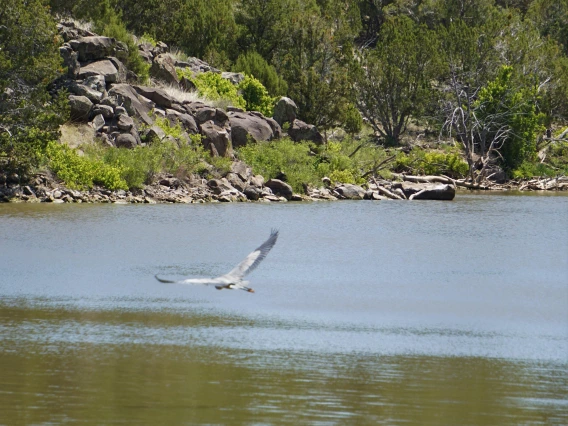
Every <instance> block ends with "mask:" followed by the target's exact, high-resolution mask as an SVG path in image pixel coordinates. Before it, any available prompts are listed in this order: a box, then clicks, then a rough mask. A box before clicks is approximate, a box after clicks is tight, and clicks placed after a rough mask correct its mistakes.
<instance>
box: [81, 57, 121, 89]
mask: <svg viewBox="0 0 568 426" xmlns="http://www.w3.org/2000/svg"><path fill="white" fill-rule="evenodd" d="M96 75H100V76H103V77H104V79H105V81H106V82H107V83H118V82H119V80H120V78H119V72H118V69H117V68H116V67H115V66H114V64H113V63H112V61H110V60H108V59H103V60H101V61H96V62H91V63H90V64H88V65H85V66H83V67H81V69H80V70H79V75H78V78H79V79H81V80H83V79H86V78H88V77H91V76H96Z"/></svg>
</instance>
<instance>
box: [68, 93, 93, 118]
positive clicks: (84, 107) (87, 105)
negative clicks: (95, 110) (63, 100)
mask: <svg viewBox="0 0 568 426" xmlns="http://www.w3.org/2000/svg"><path fill="white" fill-rule="evenodd" d="M92 107H93V103H92V102H91V101H90V100H89V98H87V97H86V96H77V95H69V108H70V110H71V111H70V113H71V114H70V115H71V119H72V120H75V121H84V122H86V121H87V120H88V119H89V112H90V111H91V108H92Z"/></svg>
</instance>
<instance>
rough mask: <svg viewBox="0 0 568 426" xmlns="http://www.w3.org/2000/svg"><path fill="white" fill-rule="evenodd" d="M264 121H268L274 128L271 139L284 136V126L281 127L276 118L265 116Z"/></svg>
mask: <svg viewBox="0 0 568 426" xmlns="http://www.w3.org/2000/svg"><path fill="white" fill-rule="evenodd" d="M264 121H266V122H267V123H268V125H269V126H270V128H271V129H272V138H271V139H280V138H281V137H282V127H280V124H278V122H277V121H276V120H275V119H273V118H270V117H264Z"/></svg>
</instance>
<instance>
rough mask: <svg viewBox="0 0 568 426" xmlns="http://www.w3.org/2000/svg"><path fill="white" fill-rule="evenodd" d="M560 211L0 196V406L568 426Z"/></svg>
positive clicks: (495, 199)
mask: <svg viewBox="0 0 568 426" xmlns="http://www.w3.org/2000/svg"><path fill="white" fill-rule="evenodd" d="M567 211H568V197H566V196H559V197H558V196H554V197H519V196H505V195H500V196H487V195H483V196H471V195H463V194H462V195H461V197H458V198H457V199H456V201H455V202H452V203H396V202H392V203H391V202H380V203H372V202H368V203H349V202H346V203H311V204H284V205H278V206H276V205H270V206H265V205H259V204H233V205H205V206H111V205H99V206H83V205H80V206H60V205H58V206H30V205H23V206H22V205H19V206H17V205H0V241H1V243H0V258H1V259H2V261H1V262H0V366H2V368H1V369H0V425H2V424H9V425H18V424H61V423H66V422H69V423H71V422H73V423H78V422H82V423H85V424H115V423H129V424H353V425H361V424H370V425H371V424H373V425H374V424H388V425H392V424H417V425H424V424H431V425H439V424H451V425H453V424H460V425H461V424H472V425H496V424H499V425H503V424H510V425H518V424H543V425H550V424H558V425H561V424H567V423H568V414H567V413H568V359H567V354H568V286H567V285H566V283H567V282H568V257H567V256H566V253H567V252H568V218H567V213H566V212H567ZM275 225H277V226H278V227H279V228H280V230H281V236H280V239H279V241H278V244H277V245H276V246H275V248H274V250H273V251H272V252H271V253H270V255H269V256H268V257H267V259H266V260H265V261H264V262H263V264H262V265H261V267H260V268H259V269H258V270H257V271H255V272H254V274H252V275H251V281H252V283H251V285H252V286H253V287H254V288H255V289H256V290H257V293H255V294H254V295H250V294H248V293H245V292H236V291H234V292H230V291H222V292H218V291H216V290H213V289H211V288H201V287H185V286H166V285H160V284H159V283H157V282H156V281H155V280H154V278H153V274H155V273H160V274H164V275H168V276H178V275H186V274H188V275H210V276H214V275H218V274H221V273H224V272H227V271H228V270H229V269H231V268H232V267H233V266H234V264H235V263H236V262H238V261H239V260H241V259H242V257H243V255H246V254H247V253H248V252H250V250H251V249H252V248H254V247H256V245H257V243H258V241H261V240H263V238H264V237H265V236H266V234H267V233H268V231H269V229H270V228H271V227H273V226H275Z"/></svg>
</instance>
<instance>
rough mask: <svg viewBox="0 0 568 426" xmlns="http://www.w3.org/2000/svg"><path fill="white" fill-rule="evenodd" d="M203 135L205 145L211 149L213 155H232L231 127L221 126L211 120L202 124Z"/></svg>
mask: <svg viewBox="0 0 568 426" xmlns="http://www.w3.org/2000/svg"><path fill="white" fill-rule="evenodd" d="M201 135H202V136H203V139H202V142H203V146H204V147H205V149H209V150H210V151H211V154H212V155H219V156H221V157H230V156H231V155H232V148H231V128H230V127H228V126H226V127H221V126H219V125H217V124H215V123H214V122H213V120H210V121H207V122H205V123H203V124H202V125H201Z"/></svg>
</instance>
